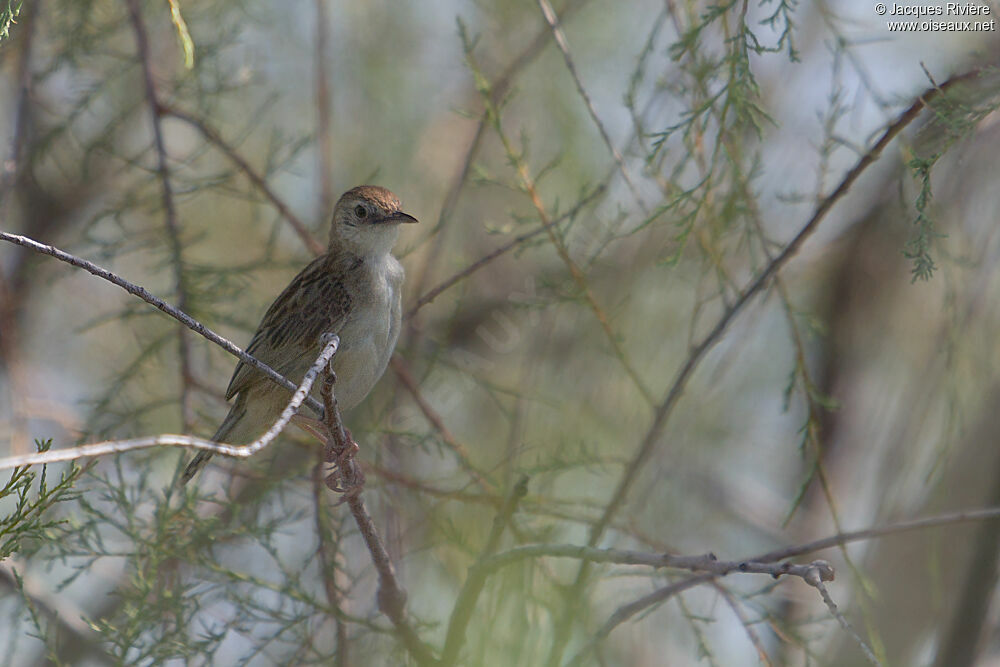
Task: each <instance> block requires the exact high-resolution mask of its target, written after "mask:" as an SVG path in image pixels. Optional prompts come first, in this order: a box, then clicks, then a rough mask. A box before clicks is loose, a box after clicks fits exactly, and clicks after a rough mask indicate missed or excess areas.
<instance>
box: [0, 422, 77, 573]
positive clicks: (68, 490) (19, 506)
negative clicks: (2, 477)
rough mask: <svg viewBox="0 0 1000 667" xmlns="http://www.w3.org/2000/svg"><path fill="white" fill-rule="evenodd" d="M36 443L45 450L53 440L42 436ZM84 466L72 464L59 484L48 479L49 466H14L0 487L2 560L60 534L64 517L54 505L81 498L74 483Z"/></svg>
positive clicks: (0, 547) (0, 545) (63, 474)
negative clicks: (57, 515)
mask: <svg viewBox="0 0 1000 667" xmlns="http://www.w3.org/2000/svg"><path fill="white" fill-rule="evenodd" d="M35 445H36V447H37V449H38V451H40V452H45V451H48V450H49V448H50V447H51V446H52V441H51V440H46V441H44V442H43V441H40V440H39V441H36V443H35ZM82 470H83V469H82V468H79V467H77V466H75V465H71V466H70V467H69V469H67V470H64V471H63V472H62V474H61V475H60V476H59V480H58V481H57V482H56V483H55V484H51V483H50V481H49V479H48V467H47V466H43V467H42V469H41V472H37V471H35V470H32V469H31V468H30V467H27V466H26V467H24V468H15V469H14V470H13V472H12V473H11V474H10V478H9V479H8V480H7V483H6V484H4V486H3V488H0V511H2V512H4V514H3V516H2V517H0V560H3V559H4V558H7V557H8V556H10V555H12V554H16V553H17V552H19V551H21V550H22V549H23V548H24V547H25V544H26V543H33V545H32V546H33V548H38V546H39V545H40V544H42V543H45V542H47V541H49V540H51V539H53V537H54V536H56V535H57V534H59V532H60V531H59V530H58V528H59V527H60V526H61V525H62V524H63V522H64V520H63V519H59V518H54V517H53V516H52V512H53V508H54V507H55V506H56V505H57V504H60V503H70V502H72V501H75V500H78V499H79V495H78V493H77V492H76V491H75V490H74V488H73V487H74V485H75V484H76V482H77V481H78V479H79V477H80V473H81V472H82ZM36 482H37V484H36ZM11 505H13V507H10V506H11Z"/></svg>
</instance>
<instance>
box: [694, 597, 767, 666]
mask: <svg viewBox="0 0 1000 667" xmlns="http://www.w3.org/2000/svg"><path fill="white" fill-rule="evenodd" d="M712 585H713V587H714V588H715V591H716V592H717V593H718V594H719V595H721V596H722V599H723V600H725V601H726V604H727V605H729V609H730V610H732V612H733V615H734V616H735V617H736V619H737V620H738V621H739V622H740V625H742V626H743V631H744V632H746V633H747V639H749V640H750V643H751V644H752V645H753V648H754V650H755V651H757V659H758V660H760V661H761V663H762V664H763V665H764V667H774V663H772V662H771V658H770V656H768V654H767V649H766V648H765V647H764V642H762V641H761V639H760V635H759V634H757V631H756V630H754V629H753V625H752V623H751V621H750V619H749V618H747V615H746V614H744V613H743V609H741V608H740V604H739V601H738V600H736V598H735V597H733V594H732V593H730V592H729V591H728V590H727V589H726V588H725V587H723V586H722V585H721V584H719V582H717V581H713V582H712ZM681 599H683V598H680V597H678V600H681Z"/></svg>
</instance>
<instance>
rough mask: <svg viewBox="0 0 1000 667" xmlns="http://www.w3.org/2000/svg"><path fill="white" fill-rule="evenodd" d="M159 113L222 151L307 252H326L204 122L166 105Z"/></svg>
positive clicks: (240, 156) (265, 182) (262, 180)
mask: <svg viewBox="0 0 1000 667" xmlns="http://www.w3.org/2000/svg"><path fill="white" fill-rule="evenodd" d="M160 113H162V114H163V115H166V116H171V117H173V118H176V119H177V120H179V121H183V122H185V123H187V124H188V125H190V126H191V127H193V128H194V129H196V130H198V132H200V133H201V136H203V137H205V138H206V139H207V140H208V142H209V143H210V144H212V145H214V146H215V147H216V148H218V149H219V150H220V151H222V152H223V154H225V156H226V157H227V158H229V159H230V161H231V162H232V163H233V164H235V165H236V166H237V167H238V168H239V170H240V171H242V172H243V174H244V175H245V176H246V177H247V178H248V179H250V182H251V183H252V184H253V185H254V187H255V188H257V189H258V190H260V192H261V194H263V195H264V197H265V198H267V200H268V201H269V202H271V205H272V206H274V208H275V209H277V211H278V213H280V214H281V217H283V218H284V219H285V220H287V221H288V224H290V225H291V226H292V229H293V230H294V231H295V233H296V234H297V235H298V237H299V239H301V240H302V243H303V245H305V247H306V248H307V249H308V250H309V252H311V253H312V254H314V255H321V254H323V253H324V252H326V248H324V247H323V244H321V243H320V242H319V241H318V240H316V237H315V236H313V235H312V233H311V232H310V231H309V228H308V227H306V225H305V223H304V222H302V220H301V219H300V218H299V217H298V216H297V215H295V214H294V213H292V210H291V209H290V208H288V205H287V204H285V202H283V201H282V200H281V199H280V198H279V197H278V195H276V194H275V193H274V190H272V189H271V188H270V186H268V184H267V181H265V180H264V177H263V176H261V175H260V174H258V173H257V172H256V171H255V170H254V168H253V167H251V166H250V163H249V162H247V161H246V158H244V157H243V156H242V155H240V154H239V153H237V152H236V149H235V148H233V147H232V146H231V145H229V144H228V143H227V142H226V140H225V139H223V138H222V135H220V134H219V133H218V131H216V130H215V129H213V128H211V127H209V126H208V125H207V124H206V123H205V121H203V120H201V119H200V118H197V117H196V116H193V115H191V114H189V113H187V112H186V111H181V110H180V109H177V108H175V107H172V106H170V105H167V104H161V105H160Z"/></svg>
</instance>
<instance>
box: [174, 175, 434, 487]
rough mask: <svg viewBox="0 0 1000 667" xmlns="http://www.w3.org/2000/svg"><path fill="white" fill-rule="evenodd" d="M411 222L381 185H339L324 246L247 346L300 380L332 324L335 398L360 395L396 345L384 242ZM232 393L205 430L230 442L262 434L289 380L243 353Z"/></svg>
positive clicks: (396, 314) (342, 401)
mask: <svg viewBox="0 0 1000 667" xmlns="http://www.w3.org/2000/svg"><path fill="white" fill-rule="evenodd" d="M416 221H417V219H416V218H414V217H413V216H411V215H409V214H407V213H403V211H402V210H401V209H400V203H399V199H398V198H397V197H396V195H394V194H392V193H391V192H389V191H388V190H386V189H385V188H381V187H377V186H374V185H362V186H360V187H356V188H353V189H351V190H348V191H347V192H345V193H344V194H343V196H341V198H340V200H339V201H338V202H337V205H336V207H334V210H333V221H332V223H331V225H330V244H329V247H328V249H327V251H326V254H324V255H320V256H319V257H317V258H316V259H314V260H313V261H312V262H311V263H310V264H309V266H307V267H306V268H304V269H303V270H302V271H301V272H300V273H299V274H298V275H297V276H295V278H294V279H292V282H291V283H290V284H289V285H288V287H286V288H285V290H284V291H283V292H282V293H281V294H280V295H279V296H278V298H277V299H275V301H274V303H272V304H271V307H270V308H268V309H267V312H266V313H265V314H264V319H263V320H261V323H260V325H259V326H258V327H257V332H256V333H255V334H254V335H253V338H252V339H251V340H250V345H249V346H247V352H248V353H250V354H251V355H253V356H254V357H256V358H257V359H260V360H261V361H263V362H264V363H265V364H267V365H268V366H270V367H271V368H273V369H274V370H276V371H277V372H279V373H281V374H282V375H284V376H285V377H286V378H288V379H289V380H291V381H292V382H295V383H298V382H300V381H301V380H302V377H303V376H304V375H305V373H306V371H307V370H309V367H310V366H311V365H312V364H313V363H314V362H315V361H316V357H317V356H318V355H319V352H320V350H321V349H322V343H321V341H320V338H321V336H322V335H323V334H325V333H335V334H337V335H338V336H340V348H339V349H338V351H337V354H336V355H335V356H334V358H333V370H334V372H335V373H336V375H337V386H336V395H337V402H338V404H339V406H340V408H341V409H342V410H350V409H351V408H353V407H354V406H355V405H357V404H358V403H360V402H361V401H362V400H363V399H364V397H365V396H367V395H368V392H369V391H371V389H372V387H373V386H374V385H375V382H376V381H377V380H378V379H379V378H380V377H381V376H382V373H383V372H385V367H386V365H387V364H388V363H389V357H390V356H392V351H393V348H395V346H396V338H397V337H398V336H399V322H400V314H401V312H402V308H401V301H400V296H401V289H400V288H401V285H402V283H403V267H402V266H401V265H400V263H399V262H398V261H397V260H396V258H395V257H393V256H392V246H393V245H394V244H395V243H396V238H397V237H398V236H399V224H400V223H408V222H416ZM318 386H319V383H318V382H317V383H316V387H318ZM315 393H318V391H317V390H316V388H315V387H314V394H315ZM233 396H236V402H235V403H234V404H233V407H232V409H231V410H230V411H229V414H228V415H227V416H226V418H225V419H224V420H223V422H222V425H221V426H219V430H218V431H216V433H215V435H214V436H213V437H212V439H213V440H215V441H217V442H225V443H229V444H235V445H245V444H248V443H250V442H253V441H254V440H256V439H257V438H258V437H260V436H261V435H263V434H264V432H265V431H267V429H268V428H269V427H270V426H271V425H272V424H273V423H274V422H275V421H276V420H277V419H278V416H279V415H280V414H281V411H282V410H283V409H284V408H285V406H286V405H287V404H288V401H289V399H290V398H291V395H290V393H289V391H288V390H287V389H285V388H284V387H281V386H279V385H278V384H276V383H274V382H273V381H272V380H270V379H269V378H267V377H266V376H264V375H263V374H262V373H260V371H258V370H256V369H254V368H253V367H251V366H248V365H246V364H244V363H243V362H242V361H241V362H240V363H239V364H237V366H236V371H235V372H234V373H233V378H232V380H230V382H229V388H228V389H227V390H226V399H227V400H228V399H231V398H232V397H233ZM211 457H212V454H211V452H207V451H201V452H199V453H198V455H197V456H195V458H194V459H193V460H192V461H191V463H190V464H188V467H187V469H186V470H185V471H184V474H183V475H182V476H181V480H180V481H181V484H186V483H187V482H188V481H190V479H191V478H192V477H194V475H195V474H196V473H197V472H198V471H199V470H201V468H202V467H203V466H204V465H205V463H206V462H207V461H208V459H210V458H211Z"/></svg>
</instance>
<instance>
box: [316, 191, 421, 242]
mask: <svg viewBox="0 0 1000 667" xmlns="http://www.w3.org/2000/svg"><path fill="white" fill-rule="evenodd" d="M416 221H417V219H416V218H414V217H413V216H412V215H409V214H408V213H403V211H402V209H401V205H400V203H399V198H398V197H397V196H396V195H394V194H392V193H391V192H389V191H388V190H386V189H385V188H382V187H379V186H377V185H361V186H358V187H356V188H352V189H350V190H348V191H347V192H345V193H344V194H343V195H342V196H341V197H340V200H339V201H338V202H337V206H336V207H334V209H333V224H332V225H331V226H330V249H331V250H333V249H334V248H335V247H344V248H346V249H348V250H351V251H352V252H355V253H357V254H358V255H361V256H367V257H372V256H376V257H377V256H379V255H384V254H387V253H388V252H389V251H391V250H392V246H393V244H395V243H396V237H397V236H399V225H400V223H409V222H416Z"/></svg>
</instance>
